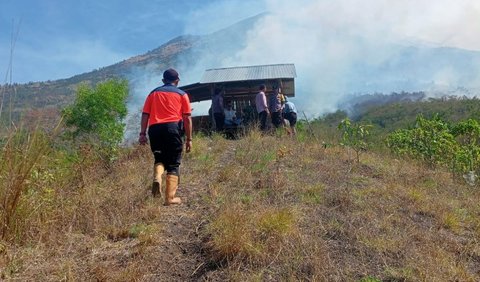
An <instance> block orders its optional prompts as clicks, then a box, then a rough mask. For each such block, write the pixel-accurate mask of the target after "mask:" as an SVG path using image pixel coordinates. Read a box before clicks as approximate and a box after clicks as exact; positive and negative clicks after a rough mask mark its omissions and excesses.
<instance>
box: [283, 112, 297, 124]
mask: <svg viewBox="0 0 480 282" xmlns="http://www.w3.org/2000/svg"><path fill="white" fill-rule="evenodd" d="M285 119H286V120H288V122H289V123H290V126H295V124H296V123H297V113H294V112H290V113H286V114H285Z"/></svg>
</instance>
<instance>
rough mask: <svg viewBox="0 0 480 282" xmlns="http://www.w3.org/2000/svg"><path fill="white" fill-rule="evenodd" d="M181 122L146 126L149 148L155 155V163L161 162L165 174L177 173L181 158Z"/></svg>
mask: <svg viewBox="0 0 480 282" xmlns="http://www.w3.org/2000/svg"><path fill="white" fill-rule="evenodd" d="M180 126H181V123H179V122H169V123H158V124H154V125H151V126H149V127H148V137H149V139H150V148H151V149H152V153H153V156H154V157H155V164H157V163H162V164H163V166H164V167H165V170H166V171H167V174H175V175H178V174H179V167H180V162H181V160H182V150H183V141H182V131H181V128H180Z"/></svg>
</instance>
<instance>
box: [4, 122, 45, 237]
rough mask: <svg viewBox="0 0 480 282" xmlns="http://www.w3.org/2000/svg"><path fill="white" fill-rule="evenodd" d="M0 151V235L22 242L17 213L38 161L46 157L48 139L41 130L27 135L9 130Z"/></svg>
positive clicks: (25, 132) (24, 132) (20, 218)
mask: <svg viewBox="0 0 480 282" xmlns="http://www.w3.org/2000/svg"><path fill="white" fill-rule="evenodd" d="M1 146H2V150H1V152H0V180H1V181H0V183H1V184H0V206H1V209H0V216H1V219H2V222H1V226H0V231H1V233H0V235H1V238H2V239H3V240H18V239H21V232H22V230H21V226H22V224H21V221H22V220H24V219H25V218H24V216H25V215H24V214H20V213H19V211H20V210H19V207H20V203H21V201H22V198H23V197H25V195H26V194H27V193H29V192H30V191H29V189H32V188H33V187H34V186H32V185H31V183H32V182H31V178H32V172H33V170H34V168H35V166H36V165H37V164H38V163H39V161H40V159H41V158H42V157H43V156H45V155H46V154H48V152H49V149H50V139H49V137H48V136H47V135H46V134H45V133H44V132H41V131H40V130H34V131H33V132H27V131H25V130H22V129H21V128H12V129H11V130H10V131H9V132H8V133H7V134H6V137H4V138H3V140H2V145H1Z"/></svg>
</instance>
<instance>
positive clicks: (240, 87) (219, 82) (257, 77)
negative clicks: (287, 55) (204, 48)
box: [180, 64, 296, 130]
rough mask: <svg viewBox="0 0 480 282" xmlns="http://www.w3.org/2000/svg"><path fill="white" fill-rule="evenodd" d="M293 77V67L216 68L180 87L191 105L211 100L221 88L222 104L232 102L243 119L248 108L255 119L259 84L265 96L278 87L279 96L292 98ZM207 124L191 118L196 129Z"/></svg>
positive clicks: (207, 127)
mask: <svg viewBox="0 0 480 282" xmlns="http://www.w3.org/2000/svg"><path fill="white" fill-rule="evenodd" d="M295 77H296V71H295V65H294V64H275V65H256V66H242V67H230V68H218V69H208V70H206V71H205V73H204V74H203V77H202V79H201V80H200V82H198V83H194V84H190V85H185V86H182V87H180V88H181V89H182V90H184V91H185V92H187V93H188V95H189V98H190V101H191V102H201V101H208V100H211V99H212V97H213V95H214V93H215V90H216V89H218V88H221V89H224V91H225V95H224V101H225V102H226V101H229V102H231V103H232V106H233V109H235V111H236V112H237V116H245V115H246V114H248V113H249V112H250V111H252V109H253V114H254V115H255V116H256V110H255V95H256V94H257V93H258V91H259V90H258V87H259V85H260V84H265V85H266V86H267V92H266V94H267V95H268V94H269V93H271V92H272V91H273V88H274V87H280V88H281V89H282V94H283V95H285V96H287V97H294V96H295ZM247 118H252V117H248V116H247ZM246 121H247V122H248V119H246ZM211 123H212V119H211V118H209V116H196V117H194V126H195V127H194V128H196V129H204V130H210V129H212V128H213V127H214V125H212V124H211Z"/></svg>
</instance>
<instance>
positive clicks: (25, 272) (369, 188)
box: [0, 131, 480, 281]
mask: <svg viewBox="0 0 480 282" xmlns="http://www.w3.org/2000/svg"><path fill="white" fill-rule="evenodd" d="M316 134H317V136H319V138H322V139H323V137H322V136H324V135H323V134H322V132H318V131H317V132H316ZM301 140H303V141H301ZM301 140H299V141H295V140H293V139H289V138H286V136H283V137H282V136H276V137H275V136H263V137H262V136H261V135H260V134H259V133H257V132H252V134H250V135H249V136H247V137H245V138H243V139H241V140H237V141H230V140H225V139H223V138H222V137H220V136H216V135H214V136H212V137H201V136H197V137H195V139H194V143H193V144H194V147H193V148H194V149H193V151H192V152H191V153H190V154H187V155H185V160H184V162H183V166H182V176H183V177H182V181H181V187H180V190H179V196H180V197H182V198H183V201H184V203H183V204H182V205H181V206H177V207H164V206H162V205H161V200H160V199H152V198H151V197H150V191H149V189H150V183H151V174H150V169H149V168H150V166H151V155H150V152H149V150H148V148H146V147H135V148H131V149H129V150H128V151H126V152H124V153H123V154H122V156H121V158H120V159H118V160H117V161H116V162H115V163H114V164H113V165H110V166H102V165H101V163H99V162H98V161H96V160H95V156H94V154H92V152H89V151H88V150H83V151H82V157H81V159H80V160H81V161H78V162H73V163H72V162H68V161H67V159H65V157H62V156H61V155H58V154H57V155H49V156H46V157H45V158H43V160H42V161H41V163H40V164H39V165H38V166H36V168H35V170H34V171H36V174H32V177H33V178H31V180H30V181H31V182H30V183H31V184H30V185H31V188H30V191H31V192H30V193H29V194H28V195H27V196H26V197H24V198H22V202H21V209H20V210H19V215H21V217H20V218H19V221H18V223H17V225H16V230H17V233H16V235H14V236H15V237H14V238H16V239H15V240H14V241H3V242H2V244H1V245H0V246H1V249H0V254H1V256H0V258H1V259H0V273H1V274H0V275H1V277H2V279H5V280H9V281H10V280H12V281H19V280H20V281H31V280H36V281H58V280H70V281H71V280H74V281H204V280H208V281H252V280H259V281H292V280H302V281H425V280H428V281H478V280H479V279H480V259H479V258H480V249H479V245H478V240H479V239H480V221H479V218H480V217H479V214H480V210H479V206H478V204H477V199H479V197H480V194H479V191H480V190H479V189H478V185H477V186H476V187H469V186H467V185H465V184H464V183H463V182H458V181H453V180H452V178H451V177H450V174H449V173H448V171H444V170H443V169H441V168H438V169H435V170H432V169H429V168H427V167H425V166H423V165H421V164H419V163H416V162H413V161H411V160H403V159H396V158H393V157H391V156H388V155H378V154H376V153H372V152H367V153H365V154H363V155H362V159H361V162H360V164H355V163H353V162H352V161H351V153H350V152H349V151H348V150H346V149H345V148H343V147H340V146H332V147H327V148H326V149H325V148H324V147H323V146H322V145H321V144H319V143H318V142H317V140H315V139H314V138H308V137H307V136H305V135H303V137H302V139H301ZM56 163H62V164H63V165H62V166H55V165H52V164H56ZM14 242H15V243H14Z"/></svg>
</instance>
